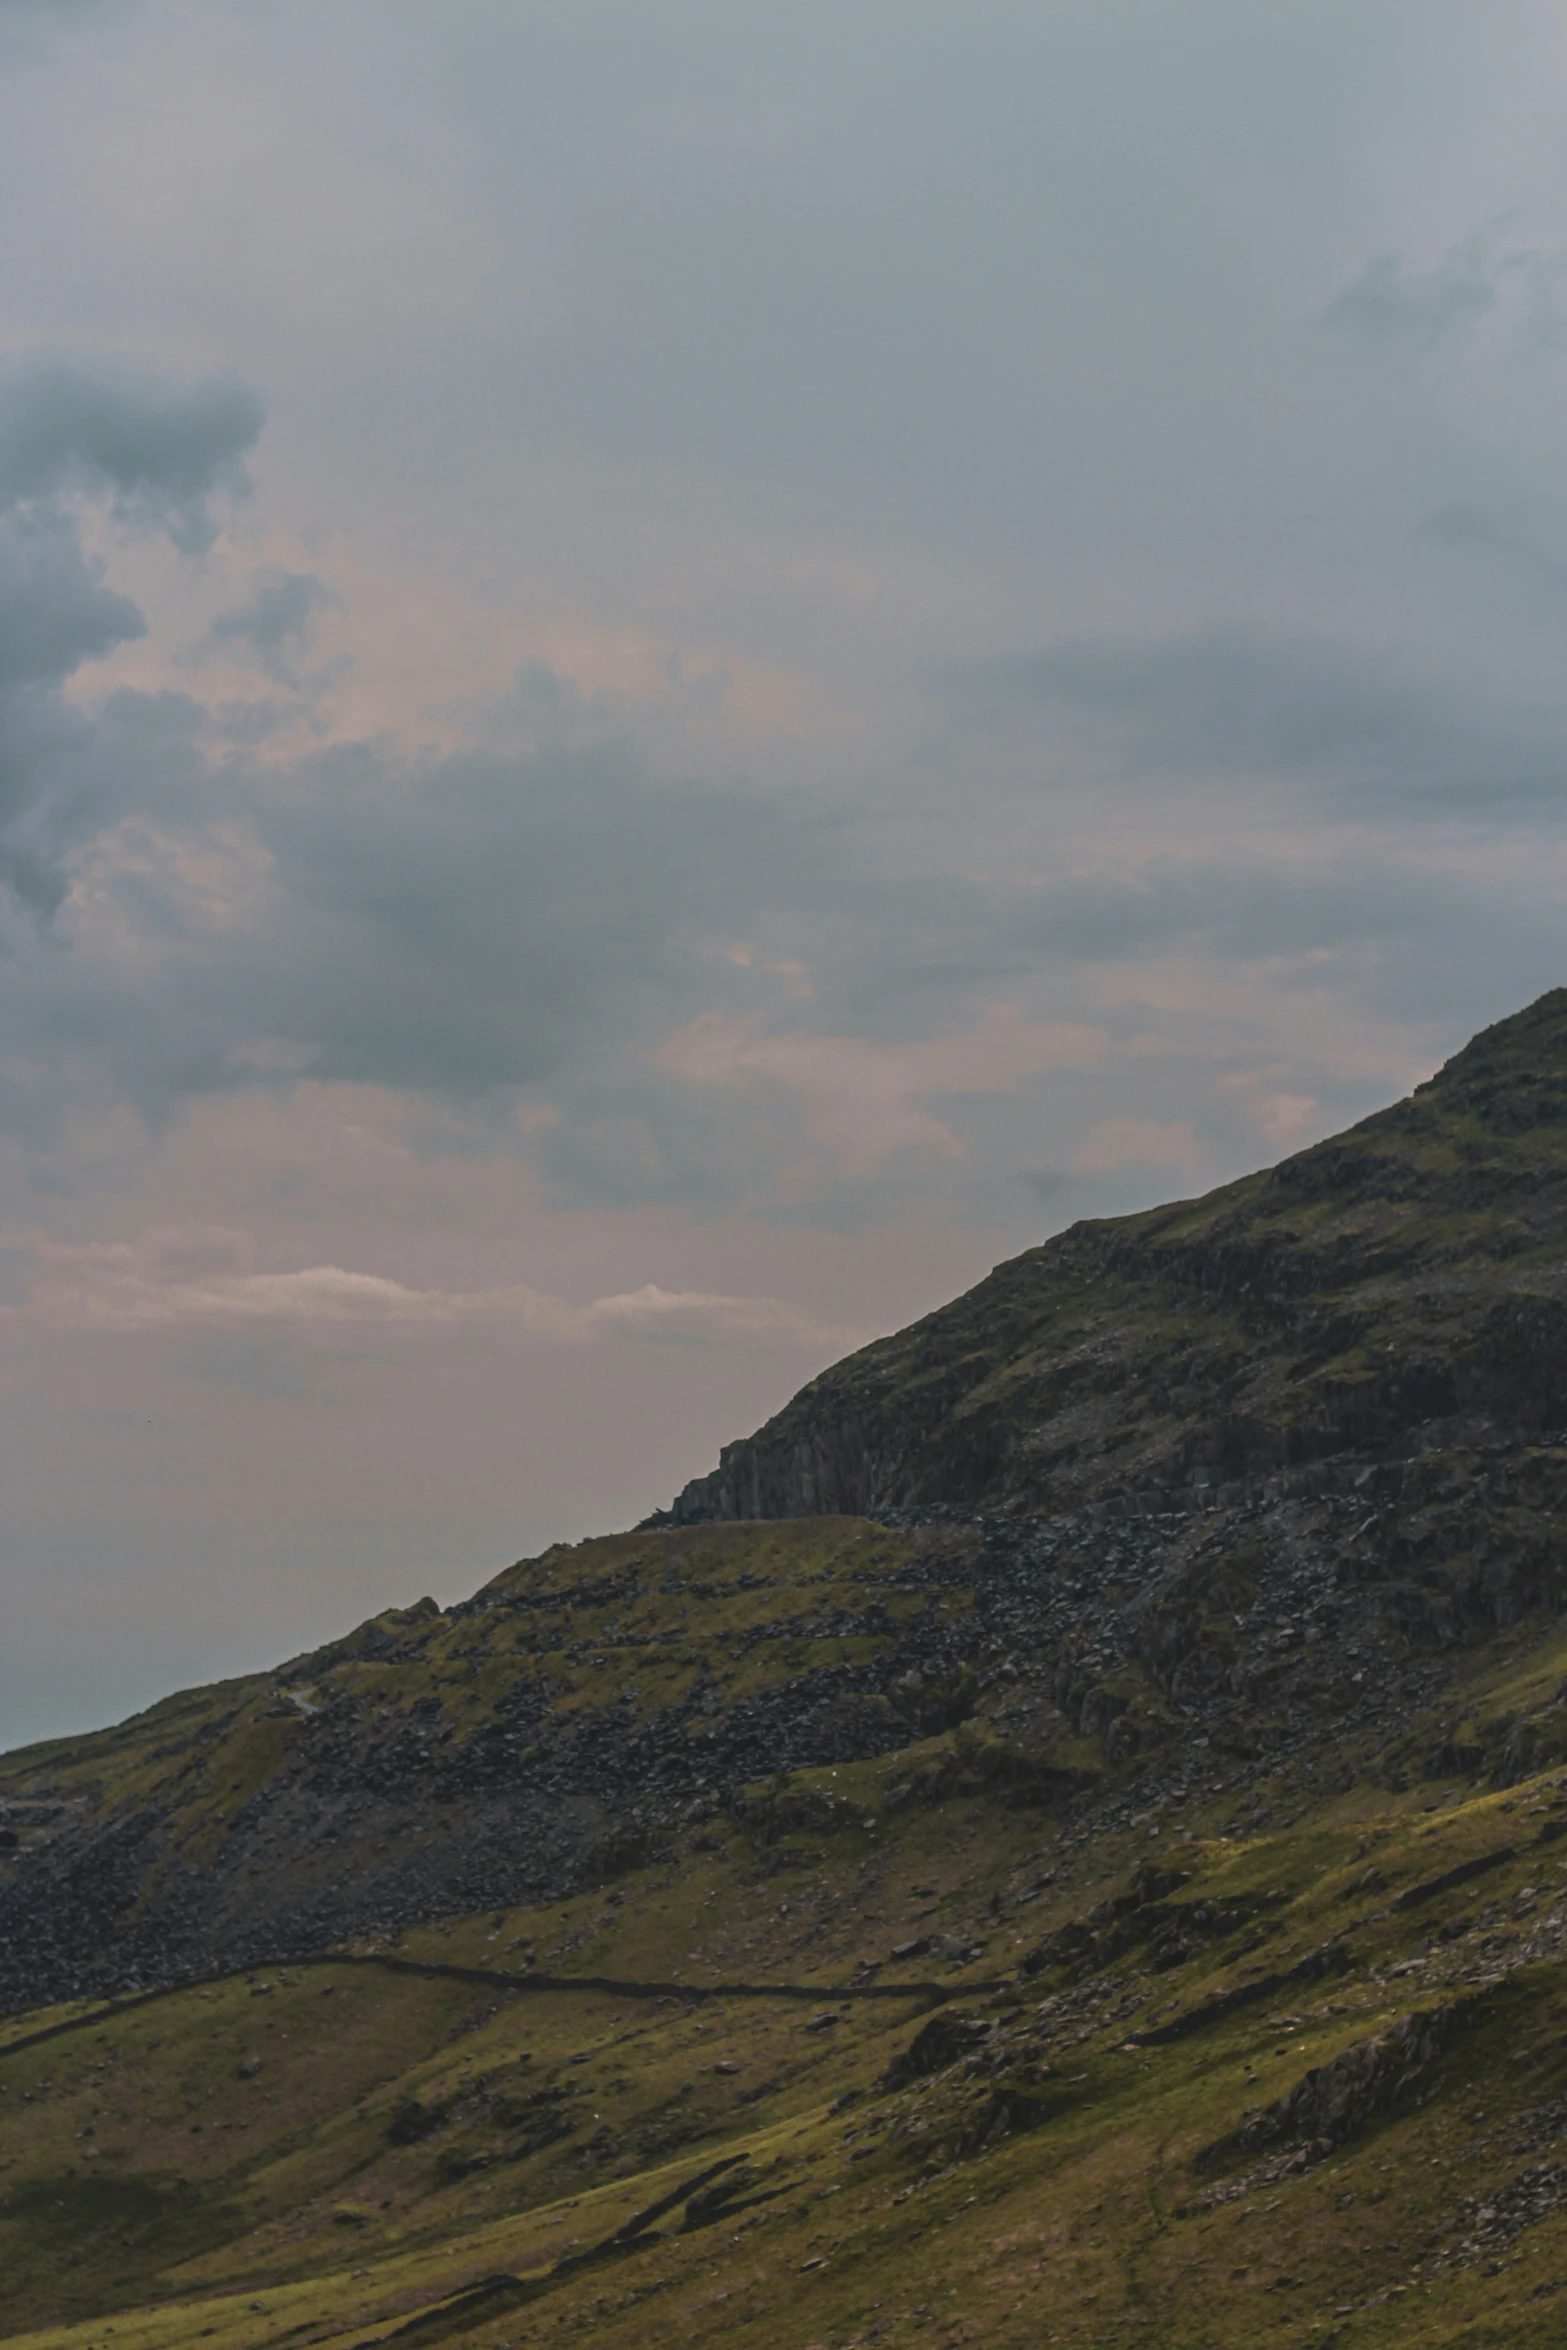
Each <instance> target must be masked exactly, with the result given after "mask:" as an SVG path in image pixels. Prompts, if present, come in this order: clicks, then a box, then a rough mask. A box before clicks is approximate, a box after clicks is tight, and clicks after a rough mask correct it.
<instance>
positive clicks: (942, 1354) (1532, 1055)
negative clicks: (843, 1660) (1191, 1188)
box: [669, 989, 1567, 1524]
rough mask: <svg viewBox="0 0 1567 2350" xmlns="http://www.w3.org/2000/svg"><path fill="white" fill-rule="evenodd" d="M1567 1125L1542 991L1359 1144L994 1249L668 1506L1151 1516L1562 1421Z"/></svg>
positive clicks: (730, 1512)
mask: <svg viewBox="0 0 1567 2350" xmlns="http://www.w3.org/2000/svg"><path fill="white" fill-rule="evenodd" d="M1564 1143H1567V990H1562V989H1557V990H1555V991H1553V992H1552V993H1551V994H1550V995H1547V996H1543V997H1542V998H1541V999H1540V1001H1539V1002H1538V1003H1537V1004H1535V1005H1533V1006H1532V1007H1531V1008H1530V1009H1529V1010H1528V1011H1527V1012H1524V1013H1521V1014H1519V1015H1518V1016H1517V1017H1516V1018H1515V1019H1511V1020H1504V1021H1502V1022H1501V1023H1500V1024H1499V1025H1498V1026H1497V1027H1495V1028H1489V1029H1487V1030H1486V1031H1485V1032H1484V1034H1483V1035H1480V1036H1477V1037H1476V1038H1475V1039H1474V1041H1473V1043H1471V1044H1469V1045H1468V1046H1466V1047H1465V1049H1464V1050H1463V1051H1462V1052H1461V1053H1459V1054H1458V1055H1457V1056H1456V1058H1455V1059H1453V1060H1452V1061H1450V1062H1449V1063H1448V1064H1447V1066H1446V1067H1445V1068H1444V1069H1443V1070H1442V1071H1441V1072H1440V1074H1439V1075H1438V1076H1436V1077H1434V1078H1433V1079H1432V1080H1431V1082H1430V1083H1429V1084H1428V1085H1423V1086H1421V1087H1419V1089H1418V1090H1417V1091H1416V1093H1415V1094H1414V1095H1413V1096H1412V1098H1411V1099H1410V1100H1408V1101H1403V1102H1399V1103H1397V1104H1395V1105H1394V1107H1393V1108H1391V1109H1387V1110H1382V1111H1380V1112H1379V1113H1378V1114H1377V1115H1376V1116H1375V1117H1371V1118H1367V1119H1365V1120H1364V1121H1363V1122H1362V1123H1361V1124H1360V1125H1358V1126H1355V1127H1352V1128H1351V1129H1350V1131H1349V1132H1348V1133H1347V1134H1342V1135H1339V1136H1336V1137H1335V1138H1334V1139H1333V1140H1332V1141H1330V1142H1322V1143H1318V1144H1317V1145H1316V1146H1315V1147H1314V1148H1313V1149H1311V1150H1305V1151H1301V1152H1299V1153H1298V1154H1297V1155H1296V1156H1295V1157H1294V1158H1290V1159H1286V1160H1284V1161H1283V1162H1282V1164H1281V1165H1279V1166H1277V1167H1274V1168H1273V1169H1271V1170H1270V1171H1269V1172H1268V1173H1265V1174H1261V1175H1252V1176H1248V1177H1246V1178H1245V1179H1244V1180H1243V1181H1242V1182H1239V1183H1231V1184H1227V1185H1225V1186H1224V1187H1223V1189H1221V1190H1219V1191H1215V1192H1211V1193H1209V1195H1208V1196H1207V1198H1205V1199H1201V1200H1196V1201H1182V1202H1180V1203H1178V1204H1176V1205H1175V1206H1172V1207H1163V1208H1155V1209H1153V1210H1152V1211H1150V1212H1149V1213H1148V1214H1146V1215H1141V1216H1122V1217H1116V1218H1114V1219H1112V1220H1110V1221H1106V1222H1089V1223H1081V1224H1075V1225H1073V1227H1072V1229H1071V1230H1070V1231H1069V1232H1065V1233H1062V1234H1061V1235H1060V1236H1059V1237H1058V1238H1057V1239H1055V1240H1051V1241H1048V1242H1046V1244H1045V1245H1044V1247H1042V1248H1036V1249H1031V1250H1030V1251H1029V1252H1028V1253H1027V1254H1026V1255H1025V1256H1021V1257H1016V1258H1014V1259H1013V1260H1012V1262H1011V1263H1010V1264H1005V1265H1001V1266H998V1267H997V1269H996V1271H995V1272H993V1273H992V1274H991V1275H990V1276H989V1278H988V1279H987V1280H985V1281H982V1282H981V1283H980V1284H979V1286H978V1288H977V1289H973V1290H970V1291H969V1293H968V1295H967V1296H966V1297H962V1298H959V1299H958V1301H957V1302H956V1304H955V1305H951V1306H947V1307H945V1308H943V1309H942V1310H941V1311H940V1312H938V1313H934V1314H929V1315H927V1316H926V1317H925V1319H924V1320H923V1321H921V1322H916V1323H914V1324H913V1325H912V1327H911V1328H909V1329H907V1330H902V1331H899V1332H898V1333H897V1335H896V1336H895V1337H892V1338H884V1339H881V1340H879V1341H878V1342H877V1343H876V1344H875V1345H873V1346H868V1347H865V1348H864V1349H863V1350H862V1351H861V1352H860V1353H859V1354H856V1355H851V1356H850V1357H849V1359H848V1360H847V1361H846V1362H843V1363H839V1364H838V1365H836V1366H835V1368H833V1369H832V1370H830V1371H826V1372H824V1373H823V1374H822V1376H821V1377H820V1378H819V1379H815V1380H813V1381H812V1382H811V1384H810V1385H809V1386H808V1387H806V1388H804V1389H803V1390H802V1391H801V1393H800V1394H799V1395H797V1396H796V1397H795V1398H794V1401H793V1402H792V1403H790V1404H789V1405H788V1406H787V1407H786V1408H785V1409H784V1410H783V1411H782V1412H780V1413H779V1414H778V1416H777V1418H776V1419H774V1420H770V1421H769V1422H768V1424H767V1425H766V1427H765V1428H763V1429H761V1430H760V1431H759V1432H758V1433H757V1434H756V1435H755V1436H753V1437H750V1438H749V1439H747V1440H746V1441H745V1442H743V1443H740V1444H733V1445H730V1446H728V1447H727V1448H726V1449H725V1451H724V1454H723V1457H722V1460H721V1462H720V1465H719V1467H718V1468H717V1470H716V1471H715V1472H714V1473H713V1474H712V1475H711V1476H709V1477H703V1478H698V1479H697V1480H696V1481H695V1482H694V1483H693V1484H691V1485H688V1486H687V1487H686V1489H685V1491H684V1492H683V1493H682V1494H681V1495H680V1497H679V1499H678V1500H677V1501H676V1503H675V1504H674V1507H673V1509H672V1511H671V1512H670V1513H669V1515H670V1518H671V1520H672V1521H673V1522H675V1523H677V1524H690V1523H694V1522H698V1521H703V1520H710V1519H729V1518H776V1517H801V1516H811V1515H813V1514H815V1513H817V1512H819V1511H824V1510H826V1511H840V1510H842V1511H850V1512H870V1513H873V1514H876V1515H883V1514H886V1513H889V1512H898V1513H910V1512H912V1513H925V1512H930V1511H932V1510H937V1509H947V1510H954V1511H957V1512H960V1513H963V1514H965V1515H973V1514H976V1513H985V1514H989V1513H995V1512H1003V1513H1007V1514H1011V1515H1031V1514H1037V1513H1039V1512H1055V1511H1058V1510H1062V1509H1074V1508H1081V1507H1082V1506H1084V1505H1085V1504H1088V1503H1092V1502H1096V1501H1098V1502H1106V1503H1108V1504H1110V1505H1112V1506H1114V1507H1115V1508H1117V1509H1123V1510H1124V1509H1131V1510H1133V1511H1137V1510H1142V1511H1157V1510H1160V1509H1163V1508H1168V1507H1170V1506H1172V1504H1175V1503H1179V1502H1180V1501H1182V1500H1184V1499H1185V1498H1186V1497H1188V1496H1189V1495H1190V1493H1191V1492H1192V1491H1193V1489H1195V1488H1205V1487H1211V1486H1214V1485H1220V1486H1230V1487H1232V1488H1233V1487H1235V1486H1237V1485H1239V1484H1242V1483H1246V1484H1247V1487H1248V1490H1259V1489H1260V1490H1266V1489H1267V1487H1266V1482H1265V1481H1266V1480H1268V1479H1270V1478H1274V1479H1276V1478H1277V1477H1278V1475H1279V1474H1280V1473H1281V1472H1290V1471H1296V1470H1300V1469H1303V1468H1309V1467H1311V1466H1312V1465H1314V1464H1318V1463H1326V1462H1330V1461H1331V1462H1344V1461H1351V1460H1352V1461H1355V1462H1357V1463H1365V1462H1368V1461H1386V1460H1389V1459H1401V1458H1405V1457H1407V1456H1408V1455H1409V1454H1411V1453H1412V1452H1418V1451H1423V1450H1428V1449H1429V1448H1430V1447H1431V1446H1432V1445H1434V1444H1441V1445H1447V1446H1453V1445H1466V1444H1479V1445H1482V1446H1486V1447H1491V1446H1494V1445H1495V1444H1496V1443H1498V1442H1508V1441H1517V1440H1519V1439H1522V1438H1524V1437H1527V1436H1529V1435H1531V1434H1534V1433H1536V1432H1538V1431H1540V1430H1542V1429H1548V1428H1556V1427H1559V1426H1561V1425H1562V1423H1563V1421H1564V1419H1567V1290H1564V1265H1563V1253H1564V1252H1563V1240H1564V1234H1567V1163H1564V1148H1563V1146H1564ZM1259 1480H1261V1481H1264V1483H1263V1484H1262V1485H1261V1486H1260V1487H1259V1486H1258V1484H1257V1481H1259Z"/></svg>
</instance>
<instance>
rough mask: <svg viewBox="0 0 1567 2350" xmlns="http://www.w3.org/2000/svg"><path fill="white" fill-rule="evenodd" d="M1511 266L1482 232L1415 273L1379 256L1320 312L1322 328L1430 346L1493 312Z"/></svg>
mask: <svg viewBox="0 0 1567 2350" xmlns="http://www.w3.org/2000/svg"><path fill="white" fill-rule="evenodd" d="M1515 266H1516V263H1515V262H1511V261H1505V260H1504V261H1498V260H1497V258H1496V257H1495V255H1494V254H1493V253H1492V250H1491V239H1490V236H1489V235H1488V233H1487V232H1486V231H1485V230H1483V229H1482V230H1477V231H1476V232H1475V233H1474V234H1473V235H1472V236H1468V237H1466V238H1464V240H1463V241H1462V243H1460V244H1456V245H1450V246H1449V247H1448V249H1447V251H1446V252H1445V253H1444V254H1443V255H1442V258H1441V260H1440V261H1439V262H1438V263H1437V264H1436V266H1435V268H1433V269H1424V270H1422V269H1415V268H1411V267H1410V265H1409V264H1408V263H1407V262H1406V261H1405V259H1404V257H1403V255H1402V254H1399V253H1379V254H1377V256H1376V257H1375V259H1374V260H1371V261H1368V262H1367V264H1366V266H1365V268H1364V269H1363V270H1362V271H1361V273H1360V275H1359V277H1357V278H1355V279H1353V280H1352V281H1351V282H1350V284H1348V285H1347V286H1344V287H1342V288H1341V289H1340V291H1339V292H1338V293H1336V294H1335V295H1334V296H1333V299H1332V300H1331V302H1329V303H1328V305H1327V307H1326V309H1325V310H1324V311H1323V313H1322V317H1323V323H1324V325H1326V326H1330V327H1334V328H1337V329H1339V330H1340V331H1341V332H1346V333H1350V334H1357V335H1363V336H1365V337H1367V338H1369V339H1373V340H1376V341H1383V342H1386V341H1391V340H1395V339H1397V340H1406V341H1412V342H1416V343H1422V344H1427V345H1429V344H1432V343H1435V342H1437V341H1439V340H1440V338H1441V337H1442V336H1443V335H1444V334H1447V333H1449V332H1451V331H1452V330H1453V329H1454V328H1456V327H1459V326H1464V325H1468V324H1470V323H1472V322H1473V321H1474V320H1476V319H1480V318H1484V317H1485V316H1486V315H1487V313H1488V312H1489V311H1492V310H1494V309H1495V308H1496V305H1497V302H1498V300H1499V298H1500V292H1501V285H1502V281H1503V279H1504V278H1505V276H1506V275H1507V274H1508V272H1509V270H1510V269H1511V268H1512V267H1515Z"/></svg>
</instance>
